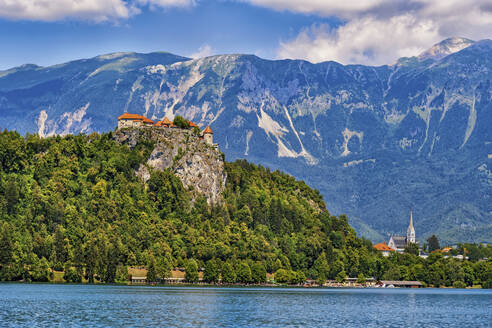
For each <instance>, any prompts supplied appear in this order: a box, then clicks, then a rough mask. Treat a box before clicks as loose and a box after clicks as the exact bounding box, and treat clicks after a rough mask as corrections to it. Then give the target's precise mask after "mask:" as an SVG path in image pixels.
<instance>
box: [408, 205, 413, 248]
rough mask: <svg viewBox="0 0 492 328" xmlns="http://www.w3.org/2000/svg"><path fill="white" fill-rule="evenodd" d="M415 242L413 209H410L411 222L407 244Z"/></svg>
mask: <svg viewBox="0 0 492 328" xmlns="http://www.w3.org/2000/svg"><path fill="white" fill-rule="evenodd" d="M408 243H415V229H414V228H413V215H412V211H410V224H409V225H408V229H407V244H408Z"/></svg>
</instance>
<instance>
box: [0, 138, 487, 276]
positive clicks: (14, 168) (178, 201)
mask: <svg viewBox="0 0 492 328" xmlns="http://www.w3.org/2000/svg"><path fill="white" fill-rule="evenodd" d="M153 149H154V144H153V142H152V141H150V140H146V139H141V140H139V142H138V143H137V144H136V145H135V146H134V147H133V148H129V146H128V145H126V144H120V143H118V142H117V141H115V138H114V137H113V133H111V132H110V133H106V134H97V133H93V134H91V135H77V136H73V135H67V136H65V137H60V136H57V137H49V138H40V137H38V136H37V135H27V136H26V137H22V136H20V135H19V134H18V133H16V132H9V131H4V132H2V133H0V280H22V279H23V280H26V281H47V280H49V279H50V277H51V275H52V273H51V272H52V270H57V271H63V270H64V271H65V280H67V281H73V282H80V281H82V280H84V281H85V280H87V281H89V282H94V281H95V280H96V281H102V282H114V281H118V280H123V279H125V277H126V267H127V266H147V267H152V268H153V270H155V271H156V274H157V275H158V276H160V277H165V276H167V275H169V273H170V271H171V268H173V267H176V266H179V267H183V266H187V265H188V264H189V263H194V262H193V260H194V261H196V262H197V265H198V266H199V267H205V268H206V269H207V268H209V269H210V268H211V267H216V268H217V272H221V273H222V276H223V278H224V274H225V272H226V271H227V272H228V275H229V278H230V281H231V282H233V281H236V280H237V281H242V282H248V280H252V279H253V278H252V277H253V276H254V275H253V276H252V275H251V273H250V274H249V275H248V272H251V270H252V271H253V272H256V273H258V272H260V273H261V272H265V271H268V272H279V270H283V271H281V272H282V273H284V274H285V276H286V277H290V278H285V279H286V280H291V281H295V280H296V279H299V280H301V281H302V280H303V279H305V277H311V278H315V279H320V280H323V279H326V278H339V279H341V278H343V277H345V276H351V277H354V276H355V277H358V276H360V277H364V276H365V277H368V276H374V277H376V278H382V277H386V278H390V279H400V278H401V279H412V280H413V279H419V280H423V281H427V282H428V283H432V284H437V285H440V284H452V283H453V282H454V281H466V283H468V284H470V285H471V284H473V283H480V284H486V283H487V279H488V278H487V274H488V273H490V272H491V266H490V262H489V263H486V262H483V261H482V262H477V263H476V264H472V263H468V262H466V263H465V264H466V265H469V267H470V268H471V276H470V275H468V276H467V277H468V278H466V279H468V280H466V279H465V271H464V270H465V269H464V267H463V265H464V264H461V263H460V262H457V261H454V260H452V259H442V257H439V256H437V255H436V256H435V257H434V258H433V259H432V261H429V262H426V261H424V260H422V259H420V258H418V257H416V256H413V255H410V254H404V255H398V256H393V257H390V258H389V259H387V258H383V257H382V256H381V255H380V254H377V253H376V252H375V251H374V249H373V248H372V244H371V242H369V241H368V240H364V239H361V238H358V237H357V236H356V233H355V231H354V230H353V229H352V228H351V227H350V226H349V224H348V223H347V222H348V221H347V218H346V217H345V216H340V217H336V216H332V215H330V213H328V211H327V210H326V208H325V204H324V202H323V199H322V197H321V195H320V194H319V192H317V191H315V190H313V189H311V188H309V187H308V186H307V185H306V184H305V183H304V182H301V181H296V180H295V179H294V178H292V177H291V176H289V175H287V174H284V173H281V172H279V171H275V172H271V171H270V170H268V169H265V168H264V167H261V166H256V165H253V164H249V163H247V162H246V161H237V162H233V163H226V164H225V169H226V173H227V183H226V186H225V191H224V192H223V196H222V198H221V201H220V202H219V203H216V204H213V205H208V204H207V201H206V199H205V197H198V198H196V199H195V201H194V202H192V201H191V199H192V198H191V196H190V195H191V188H184V187H183V185H182V183H181V180H180V179H179V178H178V177H177V176H175V175H174V174H173V173H171V171H169V170H163V171H156V170H152V169H150V168H149V170H150V178H149V180H148V181H147V182H145V183H144V182H143V180H141V179H140V178H139V177H138V176H137V175H136V170H137V169H138V168H139V167H140V165H141V164H144V163H146V161H147V159H148V157H149V155H150V153H151V152H152V150H153ZM190 261H191V262H190ZM434 265H435V266H436V269H435V270H439V271H438V273H437V276H436V275H430V274H428V273H429V272H432V271H431V269H432V268H433V266H434ZM248 270H249V271H248ZM487 270H488V271H487ZM209 271H210V270H209ZM231 271H232V273H231ZM235 272H236V273H237V275H236V273H235ZM241 272H243V273H244V272H246V274H244V275H243V274H241ZM447 272H448V273H447ZM460 272H461V273H460ZM487 272H488V273H487ZM451 273H453V274H454V276H452V277H453V278H450V277H451V276H450V274H451ZM489 275H490V274H489ZM248 277H249V278H248ZM263 277H264V274H263Z"/></svg>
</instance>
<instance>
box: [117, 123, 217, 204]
mask: <svg viewBox="0 0 492 328" xmlns="http://www.w3.org/2000/svg"><path fill="white" fill-rule="evenodd" d="M114 138H115V140H116V141H118V142H119V143H121V144H128V145H129V146H130V147H131V148H132V147H135V146H136V145H137V143H138V142H139V141H140V142H141V141H142V140H143V141H145V142H151V143H153V144H154V149H153V151H152V153H151V154H150V157H149V158H148V160H147V162H146V163H145V165H144V164H142V165H140V167H139V169H138V171H137V175H138V176H139V177H141V178H142V179H143V180H144V181H145V182H146V181H147V180H148V179H149V178H150V170H149V169H157V170H160V171H163V170H165V169H170V170H171V172H172V173H173V174H175V175H176V176H177V177H178V178H179V179H180V180H181V182H182V183H183V186H184V187H185V188H187V189H188V190H190V191H192V194H193V195H194V196H195V197H196V196H198V195H204V196H205V197H206V198H207V201H208V202H209V204H215V203H218V202H220V201H221V197H222V192H223V191H224V188H225V184H226V173H225V170H224V159H223V158H222V154H221V153H220V151H219V150H218V148H216V147H212V146H209V145H207V144H206V143H205V141H203V140H201V139H200V138H199V136H197V135H195V134H193V133H192V131H191V130H183V129H157V128H142V129H128V128H126V129H120V130H117V131H116V132H115V133H114Z"/></svg>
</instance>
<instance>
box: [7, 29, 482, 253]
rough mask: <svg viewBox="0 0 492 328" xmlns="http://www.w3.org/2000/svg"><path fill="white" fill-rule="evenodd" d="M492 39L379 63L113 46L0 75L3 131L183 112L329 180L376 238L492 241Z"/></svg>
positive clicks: (303, 173)
mask: <svg viewBox="0 0 492 328" xmlns="http://www.w3.org/2000/svg"><path fill="white" fill-rule="evenodd" d="M491 78H492V41H491V40H481V41H472V40H467V39H463V38H450V39H446V40H444V41H442V42H440V43H439V44H436V45H434V46H433V47H432V48H430V49H429V50H427V51H425V52H423V53H422V54H421V55H419V56H416V57H408V58H401V59H399V60H398V61H397V62H396V63H394V64H391V65H384V66H378V67H373V66H363V65H342V64H339V63H336V62H332V61H328V62H322V63H318V64H313V63H309V62H307V61H303V60H265V59H261V58H259V57H257V56H253V55H241V54H235V55H218V56H211V57H206V58H200V59H190V58H186V57H181V56H176V55H173V54H170V53H165V52H159V53H149V54H139V53H113V54H108V55H102V56H98V57H94V58H91V59H82V60H76V61H72V62H68V63H64V64H59V65H55V66H49V67H40V66H36V65H33V64H27V65H23V66H20V67H16V68H12V69H9V70H6V71H0V127H2V128H6V129H11V130H14V129H15V130H17V131H18V132H20V133H22V134H25V133H38V134H40V135H41V136H50V135H55V134H61V135H64V134H70V133H74V134H77V133H91V132H93V131H97V132H103V131H108V130H112V129H114V128H115V127H116V125H117V122H116V118H117V116H118V115H121V114H122V113H123V112H131V113H138V114H142V115H145V116H147V117H149V118H151V119H154V120H159V119H162V118H164V117H165V116H167V117H168V118H170V119H172V118H173V117H174V116H176V115H182V116H184V117H186V118H188V119H190V120H192V121H193V122H195V123H197V124H199V125H200V126H202V127H204V126H206V125H210V126H211V127H212V129H213V131H214V140H215V141H216V142H218V143H219V145H220V149H221V150H222V151H223V152H224V153H225V154H226V158H227V159H228V160H234V159H237V158H246V159H248V160H249V161H252V162H255V163H260V164H262V165H265V166H267V167H270V168H272V169H281V170H283V171H286V172H288V173H290V174H292V175H293V176H295V177H297V178H300V179H303V180H305V181H306V182H307V183H308V184H309V185H310V186H312V187H315V188H317V189H319V190H320V192H321V193H322V194H323V196H324V200H325V202H326V204H327V208H328V209H329V210H330V212H332V213H334V214H341V213H346V214H347V215H348V216H349V218H350V220H351V221H350V223H351V224H352V225H353V226H354V227H355V228H356V230H357V231H358V232H359V233H360V234H362V235H364V236H366V237H368V238H370V239H372V240H373V241H381V240H387V239H388V236H389V235H392V234H403V233H404V232H405V231H406V226H407V225H408V217H409V212H410V210H412V211H413V217H414V226H415V230H416V234H417V239H418V240H420V241H421V242H423V241H425V239H426V238H427V237H428V236H430V235H431V234H436V235H438V237H439V238H440V240H441V241H442V242H443V243H456V242H492V88H491V83H490V80H491Z"/></svg>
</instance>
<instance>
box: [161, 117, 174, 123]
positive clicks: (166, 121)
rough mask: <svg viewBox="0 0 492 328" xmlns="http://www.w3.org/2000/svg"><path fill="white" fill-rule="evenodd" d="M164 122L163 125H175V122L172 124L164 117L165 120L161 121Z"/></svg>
mask: <svg viewBox="0 0 492 328" xmlns="http://www.w3.org/2000/svg"><path fill="white" fill-rule="evenodd" d="M161 122H162V125H173V122H171V121H170V120H169V119H168V118H167V116H166V117H164V119H163V120H162V121H161Z"/></svg>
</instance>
